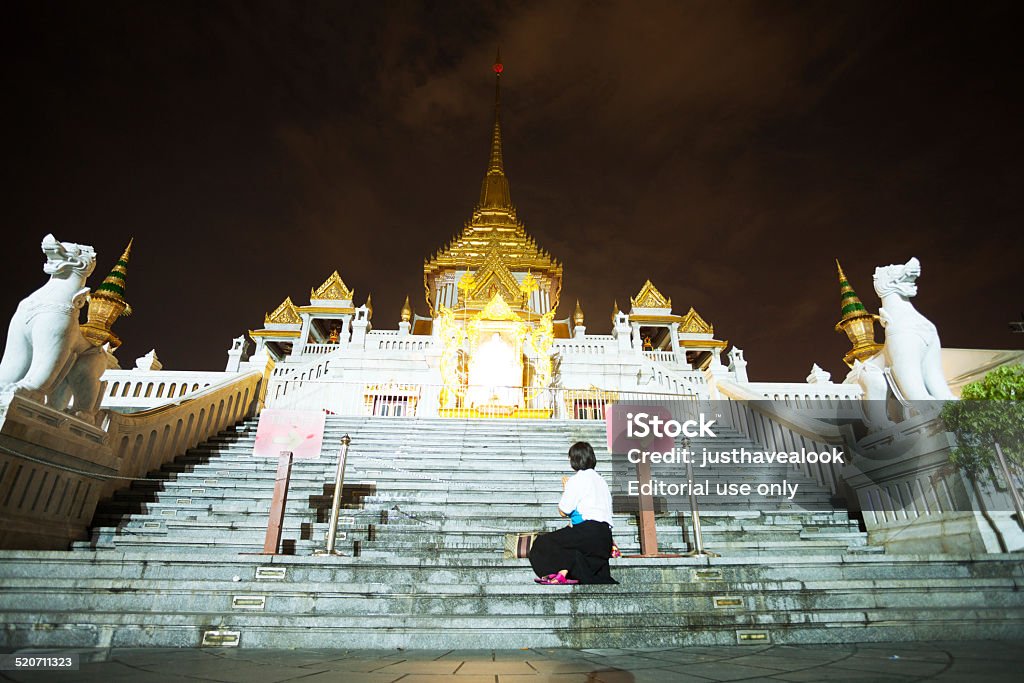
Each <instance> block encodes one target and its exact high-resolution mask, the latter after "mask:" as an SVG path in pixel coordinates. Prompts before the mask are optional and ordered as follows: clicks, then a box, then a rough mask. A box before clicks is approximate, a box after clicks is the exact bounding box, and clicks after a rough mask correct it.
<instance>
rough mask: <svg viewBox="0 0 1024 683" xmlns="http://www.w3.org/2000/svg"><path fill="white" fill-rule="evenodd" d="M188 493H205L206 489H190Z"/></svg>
mask: <svg viewBox="0 0 1024 683" xmlns="http://www.w3.org/2000/svg"><path fill="white" fill-rule="evenodd" d="M189 493H191V494H192V495H196V494H197V493H206V489H192V490H191V491H189Z"/></svg>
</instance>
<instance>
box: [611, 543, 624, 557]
mask: <svg viewBox="0 0 1024 683" xmlns="http://www.w3.org/2000/svg"><path fill="white" fill-rule="evenodd" d="M620 557H622V551H621V550H619V546H617V545H615V544H614V543H612V559H613V560H615V559H618V558H620Z"/></svg>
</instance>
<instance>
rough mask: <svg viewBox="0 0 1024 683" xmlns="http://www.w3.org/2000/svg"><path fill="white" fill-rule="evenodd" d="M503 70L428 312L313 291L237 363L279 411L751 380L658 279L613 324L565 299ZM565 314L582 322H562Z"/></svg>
mask: <svg viewBox="0 0 1024 683" xmlns="http://www.w3.org/2000/svg"><path fill="white" fill-rule="evenodd" d="M495 73H496V76H497V78H496V96H495V117H494V127H493V134H492V137H491V144H490V154H489V159H488V164H487V170H486V174H485V176H484V178H483V181H482V183H481V187H480V198H479V201H478V203H477V205H476V206H475V208H474V209H473V211H472V215H471V217H470V219H469V220H468V221H467V223H466V224H465V226H464V227H463V229H462V231H461V233H459V234H458V236H456V237H455V238H454V239H452V240H451V241H450V242H449V243H448V244H446V245H444V246H443V247H442V248H440V249H438V250H437V251H436V252H435V253H433V254H432V255H430V256H429V257H428V258H427V259H426V260H425V261H424V264H423V288H424V300H423V301H421V302H417V303H416V304H415V305H414V304H413V303H412V302H410V300H409V298H408V297H407V298H406V301H405V304H404V306H403V307H402V309H401V313H400V319H397V320H395V321H394V322H395V323H397V329H396V328H394V327H390V325H393V324H394V323H393V322H392V321H382V320H381V312H379V311H378V312H377V316H376V318H374V309H373V303H372V297H371V296H370V294H366V295H364V296H363V297H359V296H357V294H356V291H355V289H353V288H350V287H349V285H348V284H346V282H345V281H344V280H343V278H342V276H341V274H340V273H339V271H335V272H333V273H331V274H330V275H329V276H328V277H327V278H326V280H325V281H324V282H323V283H322V284H319V285H318V286H317V283H305V284H306V286H312V288H311V291H310V295H309V301H308V303H307V302H299V303H296V302H294V301H293V300H292V299H291V298H285V299H284V301H283V302H281V304H280V305H279V306H277V307H276V308H275V309H274V310H273V311H272V312H271V313H268V314H267V315H266V317H265V320H264V322H263V326H262V327H260V328H259V329H252V330H250V331H249V334H248V337H249V339H251V340H252V341H253V342H255V349H254V351H253V352H252V354H251V355H250V354H249V353H248V347H249V342H248V340H246V339H245V338H239V339H237V340H236V342H235V344H234V347H233V349H232V351H231V352H229V363H228V367H227V370H228V371H233V370H235V371H237V370H239V369H244V368H246V367H254V366H255V367H259V368H265V369H267V372H268V373H269V374H270V375H271V380H270V382H269V383H268V384H267V393H266V399H265V405H266V406H267V407H278V408H294V409H321V408H322V409H325V410H328V411H330V412H334V413H337V414H368V415H416V416H425V417H434V416H442V417H444V416H451V417H512V418H570V419H572V418H576V419H580V418H583V419H588V418H589V419H593V418H597V417H599V416H601V415H602V414H603V407H604V405H606V404H607V403H608V402H610V401H615V400H622V399H625V398H629V397H641V396H643V397H651V396H652V395H654V394H658V395H663V394H670V395H693V396H699V397H714V396H716V385H717V383H718V381H719V380H729V382H730V384H739V385H742V384H746V383H747V374H746V370H745V365H746V361H745V360H744V359H743V353H742V351H740V350H739V349H737V348H735V347H733V348H732V349H731V350H727V342H726V341H724V340H722V339H719V338H717V337H716V336H715V329H714V327H713V326H712V324H711V323H710V322H709V321H707V320H705V319H704V318H703V317H702V316H701V315H700V314H699V313H698V312H697V311H695V310H694V309H693V308H692V307H683V308H680V309H679V310H677V307H675V306H673V303H672V299H671V297H670V296H667V295H666V293H662V292H661V291H659V289H658V288H657V287H656V286H655V284H654V283H652V282H650V281H647V282H646V283H645V284H644V285H643V287H642V288H641V289H640V291H639V292H636V293H635V295H634V296H632V297H630V298H629V300H628V301H629V305H628V307H623V308H622V309H620V308H619V305H618V302H608V307H607V309H605V310H604V311H602V312H601V314H600V315H589V316H585V315H584V311H583V310H582V309H581V307H580V304H579V302H578V301H577V302H574V303H570V302H563V301H560V296H561V292H562V274H563V271H562V264H561V263H560V262H559V261H558V260H556V259H555V258H554V257H553V256H552V255H551V254H550V253H548V252H547V251H545V250H544V249H543V247H541V246H540V245H538V244H537V242H536V240H534V238H533V237H531V236H530V234H529V233H528V231H527V229H526V226H525V225H524V223H523V222H522V220H520V218H519V216H518V215H517V212H516V208H515V205H514V204H513V202H512V194H511V191H510V187H509V180H508V177H507V176H506V174H505V166H504V159H503V153H502V131H501V108H500V102H501V99H500V76H501V73H500V65H496V68H495ZM357 302H359V303H358V304H357ZM560 305H561V309H560V308H559V307H560ZM559 310H562V311H567V310H571V311H572V314H571V315H569V316H563V317H560V316H559V314H558V311H559ZM588 323H589V324H588ZM809 382H810V383H811V384H808V385H803V386H804V387H805V388H806V389H805V391H804V393H808V392H810V393H811V394H820V393H822V391H826V392H827V393H828V394H829V398H832V399H840V398H854V397H856V396H857V393H858V389H857V387H855V386H851V385H841V384H832V383H831V382H829V381H828V378H827V376H823V375H815V374H814V373H812V376H811V377H810V378H809ZM812 385H817V386H812ZM824 385H828V386H827V387H826V386H824ZM751 388H752V389H755V390H756V392H757V393H758V395H770V394H766V393H765V392H764V391H763V390H762V389H763V387H762V388H761V389H757V388H756V387H751ZM794 395H795V394H794ZM780 397H781V396H780Z"/></svg>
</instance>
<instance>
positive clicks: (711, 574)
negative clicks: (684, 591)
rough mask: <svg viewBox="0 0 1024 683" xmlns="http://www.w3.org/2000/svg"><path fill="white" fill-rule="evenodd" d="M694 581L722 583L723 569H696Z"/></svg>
mask: <svg viewBox="0 0 1024 683" xmlns="http://www.w3.org/2000/svg"><path fill="white" fill-rule="evenodd" d="M692 580H693V581H721V580H722V570H721V569H694V570H693V579H692Z"/></svg>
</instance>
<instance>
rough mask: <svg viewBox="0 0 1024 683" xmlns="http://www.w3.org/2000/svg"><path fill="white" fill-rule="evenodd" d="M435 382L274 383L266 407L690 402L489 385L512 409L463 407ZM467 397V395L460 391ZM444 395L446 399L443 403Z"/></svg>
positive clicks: (403, 409) (396, 409)
mask: <svg viewBox="0 0 1024 683" xmlns="http://www.w3.org/2000/svg"><path fill="white" fill-rule="evenodd" d="M444 389H445V388H444V387H443V386H441V385H436V384H419V383H383V384H374V383H372V382H353V381H341V380H337V379H326V378H322V379H319V380H288V381H277V382H276V383H275V384H274V385H272V387H271V391H270V392H268V395H267V399H266V404H267V407H268V408H280V409H288V410H325V411H327V412H328V413H329V414H334V415H365V416H369V415H375V416H380V417H396V418H408V417H438V416H439V415H441V416H444V417H453V418H459V417H495V418H497V417H508V416H515V414H516V413H515V409H516V408H519V409H520V412H519V415H522V414H523V412H522V411H527V410H528V411H534V412H533V413H532V414H531V417H536V416H537V414H538V413H537V412H536V411H540V414H541V415H544V414H545V413H546V416H547V417H551V418H555V419H569V420H603V419H604V415H605V408H606V407H607V406H608V405H611V404H613V403H616V402H620V401H679V400H694V398H695V397H694V395H693V394H692V393H671V392H667V391H648V392H625V391H603V390H596V389H566V388H561V387H559V388H547V389H539V388H534V387H525V388H524V387H490V389H493V390H494V393H495V394H496V395H500V396H502V397H503V398H504V399H505V401H504V402H505V403H509V404H511V405H494V406H489V405H486V404H485V405H475V406H468V405H463V404H462V399H461V398H460V397H459V396H457V395H456V392H452V391H451V390H449V391H444ZM460 393H461V394H462V395H465V392H464V391H463V392H460ZM442 396H444V397H445V399H444V404H443V405H442Z"/></svg>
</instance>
